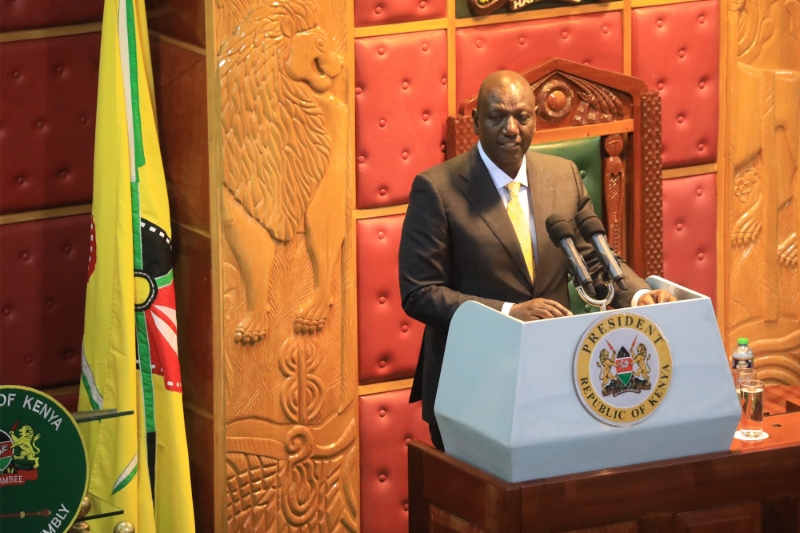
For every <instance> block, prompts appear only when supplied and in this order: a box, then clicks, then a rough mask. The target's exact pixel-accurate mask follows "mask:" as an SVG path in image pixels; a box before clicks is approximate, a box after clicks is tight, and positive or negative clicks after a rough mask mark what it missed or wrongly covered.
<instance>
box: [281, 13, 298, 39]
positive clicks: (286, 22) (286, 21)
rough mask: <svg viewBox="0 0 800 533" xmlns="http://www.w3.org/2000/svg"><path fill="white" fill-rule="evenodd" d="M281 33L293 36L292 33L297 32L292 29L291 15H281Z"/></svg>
mask: <svg viewBox="0 0 800 533" xmlns="http://www.w3.org/2000/svg"><path fill="white" fill-rule="evenodd" d="M281 33H283V35H284V36H285V37H290V38H291V37H294V34H295V33H297V32H296V31H295V29H294V21H293V20H292V17H290V16H286V17H283V20H282V21H281Z"/></svg>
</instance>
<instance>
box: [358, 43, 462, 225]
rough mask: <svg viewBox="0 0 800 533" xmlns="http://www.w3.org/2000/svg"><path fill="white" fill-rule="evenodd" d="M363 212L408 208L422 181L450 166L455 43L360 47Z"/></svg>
mask: <svg viewBox="0 0 800 533" xmlns="http://www.w3.org/2000/svg"><path fill="white" fill-rule="evenodd" d="M355 54H356V163H357V164H356V204H357V206H358V208H359V209H365V208H371V207H380V206H386V205H395V204H402V203H405V202H407V201H408V193H409V191H410V190H411V182H412V181H413V180H414V176H415V175H416V174H418V173H419V172H421V171H422V170H425V169H426V168H428V167H431V166H433V165H436V164H437V163H441V162H442V161H444V139H445V123H446V121H447V36H446V34H445V32H444V31H426V32H419V33H409V34H401V35H388V36H382V37H370V38H365V39H356V44H355Z"/></svg>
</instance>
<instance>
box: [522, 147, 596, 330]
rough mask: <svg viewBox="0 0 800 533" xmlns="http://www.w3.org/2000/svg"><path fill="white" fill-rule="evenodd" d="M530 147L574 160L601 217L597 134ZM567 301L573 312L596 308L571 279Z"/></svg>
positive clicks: (581, 312)
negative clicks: (586, 301) (581, 293)
mask: <svg viewBox="0 0 800 533" xmlns="http://www.w3.org/2000/svg"><path fill="white" fill-rule="evenodd" d="M530 150H531V151H534V152H539V153H541V154H548V155H555V156H558V157H563V158H565V159H569V160H571V161H572V162H573V163H575V166H577V167H578V171H579V172H580V174H581V179H583V185H584V186H585V187H586V190H587V191H588V192H589V197H590V198H591V199H592V204H594V211H595V213H596V214H597V216H598V217H600V218H602V217H603V166H602V161H601V159H600V137H589V138H586V139H572V140H568V141H559V142H554V143H546V144H536V145H532V146H531V147H530ZM569 301H570V310H571V311H572V313H573V314H575V315H581V314H584V313H590V312H595V311H597V310H598V308H597V307H594V306H590V305H586V303H584V301H583V300H582V299H581V297H580V296H579V295H578V292H577V291H576V290H575V286H574V285H573V283H572V281H571V280H570V282H569Z"/></svg>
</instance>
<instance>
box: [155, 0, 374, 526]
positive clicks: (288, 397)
mask: <svg viewBox="0 0 800 533" xmlns="http://www.w3.org/2000/svg"><path fill="white" fill-rule="evenodd" d="M350 4H352V3H350ZM351 11H352V5H347V3H346V2H345V0H276V1H275V2H256V1H254V0H244V1H241V0H205V2H203V1H201V0H182V1H179V0H153V1H152V2H149V3H148V13H149V15H150V30H151V32H150V33H151V44H152V54H153V63H154V77H155V80H156V86H157V91H156V101H157V107H158V116H159V134H160V138H161V146H162V151H163V154H164V162H165V167H166V173H167V178H168V181H169V190H170V195H171V196H170V199H171V207H172V215H173V225H174V235H175V254H176V257H175V261H176V286H177V292H178V320H179V350H180V356H181V363H182V368H183V372H184V374H185V377H184V383H185V389H184V390H185V393H184V400H185V408H186V425H187V436H188V440H189V449H190V463H191V466H192V481H193V490H194V498H195V511H196V515H197V523H198V531H231V532H234V531H264V532H272V531H275V532H283V531H309V532H311V531H356V530H357V529H358V527H359V516H358V513H359V489H358V449H357V440H358V425H357V409H358V405H357V401H356V400H357V395H358V381H357V361H356V346H355V339H356V337H355V333H356V324H355V317H356V314H355V257H354V253H353V251H354V244H353V238H354V235H353V228H354V223H353V219H352V216H351V213H352V211H353V196H354V195H353V183H354V180H353V177H352V173H353V171H352V168H351V165H350V161H351V159H352V158H351V157H350V156H349V155H350V154H351V153H352V148H351V144H352V138H353V135H352V130H353V125H352V124H353V117H352V116H351V111H350V109H351V108H352V107H351V105H350V104H351V98H352V96H351V92H352V91H351V89H350V86H351V75H352V73H351V72H350V71H349V70H348V68H347V57H348V53H349V52H348V24H349V25H350V26H352V23H348V22H347V21H348V20H352V13H351V14H350V16H349V17H348V15H347V13H348V12H351Z"/></svg>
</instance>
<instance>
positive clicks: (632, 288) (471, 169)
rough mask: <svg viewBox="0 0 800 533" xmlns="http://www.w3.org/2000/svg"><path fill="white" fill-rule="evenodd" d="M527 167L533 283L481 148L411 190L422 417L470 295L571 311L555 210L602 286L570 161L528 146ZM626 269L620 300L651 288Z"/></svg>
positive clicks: (409, 294)
mask: <svg viewBox="0 0 800 533" xmlns="http://www.w3.org/2000/svg"><path fill="white" fill-rule="evenodd" d="M527 166H528V184H529V187H528V191H529V193H530V200H531V202H530V206H531V209H532V211H533V218H534V225H535V227H536V240H537V248H538V261H537V263H536V279H535V281H534V282H533V283H531V278H530V275H529V274H528V270H527V268H526V266H525V260H524V258H523V256H522V249H521V248H520V245H519V241H518V240H517V237H516V235H515V233H514V229H513V227H512V225H511V221H510V219H509V218H508V214H507V213H506V209H505V207H504V206H503V202H502V199H501V198H500V194H499V193H498V191H497V188H496V187H495V185H494V182H493V181H492V178H491V176H490V175H489V171H488V170H487V169H486V165H485V164H484V163H483V161H482V160H481V158H480V155H479V153H478V148H477V145H475V146H473V148H472V149H471V150H470V151H469V152H467V153H465V154H462V155H460V156H457V157H455V158H453V159H450V160H449V161H446V162H444V163H442V164H441V165H437V166H435V167H433V168H430V169H428V170H426V171H425V172H423V173H422V174H420V175H419V176H417V177H416V179H415V180H414V184H413V185H412V187H411V195H410V197H409V204H408V212H407V213H406V218H405V223H404V224H403V235H402V239H401V241H400V292H401V294H402V298H403V309H404V310H405V312H406V313H407V314H408V315H409V316H410V317H412V318H414V319H416V320H419V321H420V322H423V323H424V324H425V325H426V327H425V334H424V337H423V341H422V348H421V350H420V355H419V362H418V363H417V371H416V374H415V376H414V384H413V386H412V388H411V399H410V401H412V402H414V401H417V400H420V399H421V400H422V418H423V419H425V420H426V421H428V422H434V421H435V418H434V414H433V404H434V400H435V399H436V389H437V387H438V385H439V374H440V372H441V369H442V359H443V358H444V348H445V343H446V341H447V331H448V329H449V326H450V319H451V318H452V317H453V314H454V313H455V312H456V309H458V307H459V306H460V305H461V304H462V303H463V302H465V301H467V300H476V301H478V302H480V303H482V304H485V305H487V306H489V307H491V308H493V309H496V310H498V311H499V310H500V309H501V307H502V306H503V303H505V302H512V303H521V302H525V301H528V300H530V299H532V298H549V299H551V300H556V301H558V302H560V303H561V304H563V305H564V306H565V307H567V308H569V293H568V290H567V277H566V274H567V261H566V258H565V257H564V254H563V253H562V252H561V250H560V249H559V248H557V247H556V246H554V245H553V243H552V242H550V238H549V237H548V235H547V230H546V228H545V220H546V219H547V217H548V216H550V215H552V214H553V213H558V214H560V215H561V216H563V217H564V218H565V219H566V220H567V221H569V222H570V223H571V225H572V226H573V228H572V229H573V232H574V233H575V245H576V246H577V248H578V251H579V252H580V253H581V255H582V256H583V257H584V260H585V261H586V264H587V266H588V267H589V270H590V272H591V273H593V276H594V278H595V279H596V280H597V282H598V284H599V283H600V262H599V259H598V258H597V256H596V254H595V252H594V249H593V248H592V246H591V245H590V244H588V243H586V242H585V241H584V240H583V239H582V238H581V237H580V234H579V233H578V231H577V230H576V227H575V216H576V215H577V214H578V212H580V211H588V212H594V207H593V206H592V202H591V200H590V199H589V195H588V194H587V192H586V189H585V187H584V186H583V183H582V182H581V178H580V175H579V174H578V170H577V168H576V167H575V164H574V163H572V162H571V161H569V160H567V159H562V158H559V157H554V156H549V155H542V154H538V153H535V152H528V154H527ZM622 268H623V270H624V272H625V281H626V284H627V285H628V288H629V289H628V291H625V292H619V291H618V292H617V294H616V296H615V299H614V302H613V305H615V306H617V307H624V306H627V305H629V304H630V301H631V298H632V297H633V295H634V294H635V293H636V291H638V290H639V289H643V288H648V286H647V284H646V283H645V282H644V281H643V280H642V279H641V278H639V277H638V276H636V274H634V273H633V271H632V270H631V269H630V268H628V267H627V265H624V264H623V265H622Z"/></svg>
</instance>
